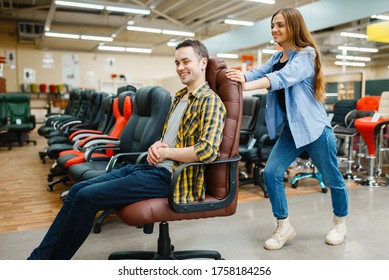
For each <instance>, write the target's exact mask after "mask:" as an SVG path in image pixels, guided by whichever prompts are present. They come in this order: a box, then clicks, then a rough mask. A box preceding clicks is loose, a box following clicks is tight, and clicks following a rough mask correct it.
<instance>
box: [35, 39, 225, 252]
mask: <svg viewBox="0 0 389 280" xmlns="http://www.w3.org/2000/svg"><path fill="white" fill-rule="evenodd" d="M208 59H209V56H208V51H207V49H206V47H205V46H204V45H203V44H202V43H201V42H200V41H198V40H185V41H183V42H181V43H180V44H178V45H177V47H176V52H175V64H176V72H177V74H178V76H179V78H180V80H181V82H182V83H183V84H184V85H185V86H186V87H185V88H184V89H182V90H181V91H179V92H178V93H177V94H176V96H175V98H174V100H173V104H172V107H171V109H170V112H169V114H168V117H167V120H166V122H165V125H164V129H163V133H162V138H161V140H160V141H157V142H156V143H154V144H153V145H152V146H151V147H150V148H149V149H148V153H147V163H145V164H139V165H129V166H126V167H123V168H121V169H118V170H115V171H112V172H110V173H107V174H104V175H101V176H98V177H96V178H93V179H91V180H87V181H84V182H80V183H77V184H75V185H74V186H73V187H72V188H71V189H70V191H69V193H68V195H67V196H66V199H65V201H64V204H63V206H62V208H61V210H60V211H59V213H58V215H57V217H56V218H55V220H54V222H53V224H52V225H51V227H50V229H49V230H48V232H47V234H46V236H45V237H44V239H43V240H42V242H41V244H40V245H39V247H37V248H36V249H35V250H34V251H33V252H32V253H31V255H30V257H29V258H28V259H71V258H72V257H73V255H74V254H75V253H76V252H77V250H78V249H79V248H80V247H81V245H82V244H83V243H84V241H85V240H86V238H87V237H88V235H89V232H90V230H91V228H92V226H93V222H94V218H95V216H96V214H97V213H98V212H99V211H100V210H103V209H112V208H121V207H123V206H125V205H128V204H130V203H134V202H136V201H141V200H145V199H149V198H156V197H166V196H167V189H168V187H169V184H170V181H171V176H172V172H174V170H175V169H176V168H177V167H178V166H179V164H181V163H185V162H193V161H202V162H210V161H213V160H215V159H216V157H217V156H218V154H219V145H220V142H221V139H222V131H223V127H224V119H225V115H226V109H225V107H224V105H223V103H222V101H221V100H220V99H219V97H218V96H217V95H216V94H215V93H214V92H213V91H212V90H211V89H210V88H209V85H208V83H207V82H206V80H205V71H206V67H207V62H208ZM204 196H205V187H204V168H203V167H198V166H192V167H189V168H187V169H186V170H185V171H184V172H183V173H182V174H181V176H180V179H179V180H178V182H177V186H176V189H175V192H174V199H175V201H176V202H178V203H188V202H191V201H195V200H201V199H203V198H204Z"/></svg>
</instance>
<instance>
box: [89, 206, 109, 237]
mask: <svg viewBox="0 0 389 280" xmlns="http://www.w3.org/2000/svg"><path fill="white" fill-rule="evenodd" d="M110 214H112V212H111V211H109V210H104V212H103V213H102V214H101V215H100V216H99V217H98V218H97V219H96V221H95V224H94V226H93V232H94V233H100V232H101V227H102V226H103V222H104V220H105V218H107V217H108V216H109V215H110Z"/></svg>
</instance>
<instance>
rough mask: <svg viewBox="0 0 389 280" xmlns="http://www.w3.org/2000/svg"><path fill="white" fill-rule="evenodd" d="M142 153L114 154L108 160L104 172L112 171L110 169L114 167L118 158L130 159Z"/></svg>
mask: <svg viewBox="0 0 389 280" xmlns="http://www.w3.org/2000/svg"><path fill="white" fill-rule="evenodd" d="M141 154H142V153H141V152H132V153H120V154H116V155H114V156H113V157H111V158H110V160H109V162H108V164H107V167H106V170H107V172H111V171H112V168H113V167H114V166H115V164H116V162H117V161H118V159H119V158H121V157H125V156H126V157H130V156H133V157H137V158H138V157H139V156H140V155H141Z"/></svg>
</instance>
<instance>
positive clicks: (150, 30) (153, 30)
mask: <svg viewBox="0 0 389 280" xmlns="http://www.w3.org/2000/svg"><path fill="white" fill-rule="evenodd" d="M127 30H130V31H139V32H148V33H162V30H161V29H158V28H149V27H140V26H132V25H128V26H127Z"/></svg>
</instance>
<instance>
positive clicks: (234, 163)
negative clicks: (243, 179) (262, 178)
mask: <svg viewBox="0 0 389 280" xmlns="http://www.w3.org/2000/svg"><path fill="white" fill-rule="evenodd" d="M240 159H241V156H239V155H238V156H234V157H232V158H226V159H217V160H215V161H213V162H209V163H203V162H190V163H183V164H181V165H180V166H179V167H178V168H177V169H176V170H175V171H174V173H173V176H172V180H171V182H170V188H169V194H168V201H169V205H170V207H171V208H172V209H173V210H174V211H175V212H179V213H185V212H199V211H209V210H217V209H221V208H224V207H226V206H227V205H229V204H231V202H232V201H233V200H234V199H235V196H236V193H237V188H238V180H237V176H236V175H237V170H238V163H239V160H240ZM220 163H227V164H228V165H229V166H230V167H229V176H228V177H229V193H228V194H227V196H226V197H225V198H223V199H221V200H217V201H212V202H202V201H196V202H193V203H187V204H177V203H176V202H175V201H174V197H173V195H174V189H175V187H176V185H177V181H178V177H179V176H180V174H181V172H182V171H183V170H184V169H185V168H186V167H188V166H194V165H211V164H220Z"/></svg>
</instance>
